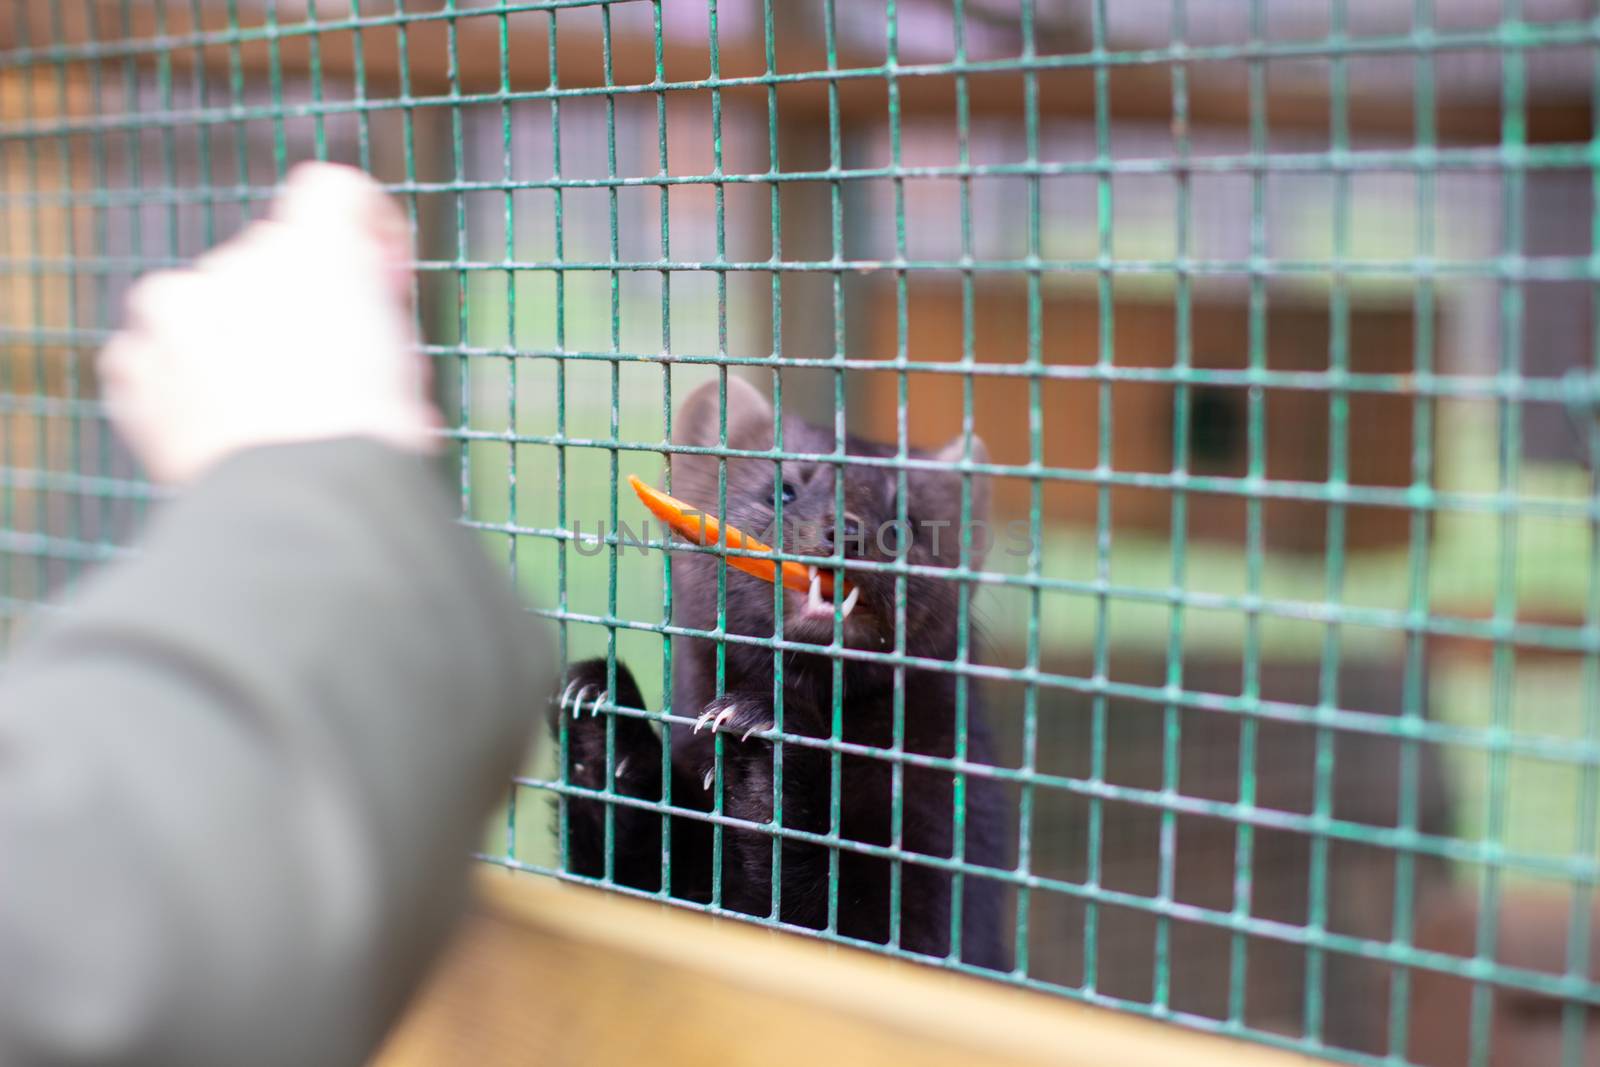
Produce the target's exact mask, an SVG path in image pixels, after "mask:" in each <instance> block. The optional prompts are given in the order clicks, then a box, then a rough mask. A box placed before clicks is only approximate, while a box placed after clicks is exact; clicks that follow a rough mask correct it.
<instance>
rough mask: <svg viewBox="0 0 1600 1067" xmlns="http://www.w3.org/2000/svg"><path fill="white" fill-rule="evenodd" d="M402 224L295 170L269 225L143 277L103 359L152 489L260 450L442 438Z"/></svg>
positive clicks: (384, 209) (116, 416)
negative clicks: (416, 323)
mask: <svg viewBox="0 0 1600 1067" xmlns="http://www.w3.org/2000/svg"><path fill="white" fill-rule="evenodd" d="M410 258H411V257H410V238H409V235H408V231H407V228H406V223H405V219H404V218H403V217H402V216H401V214H400V212H399V211H398V209H397V208H396V207H395V205H394V203H393V202H392V201H390V200H389V198H388V197H387V196H385V195H384V193H383V190H382V189H381V188H379V186H378V185H377V184H376V183H375V182H374V181H373V180H372V179H371V178H369V177H367V176H366V175H365V174H363V173H362V172H360V171H357V170H352V169H350V168H348V167H339V166H334V165H331V164H305V165H302V166H300V167H297V168H295V170H294V171H293V172H292V173H291V174H290V175H289V180H288V183H287V184H286V185H285V186H284V188H283V190H282V191H281V192H280V193H279V194H278V198H277V200H276V201H275V202H274V204H273V207H272V212H271V216H270V218H268V219H267V220H265V221H262V222H256V223H252V224H251V225H250V226H249V227H247V228H246V229H245V230H244V231H243V232H242V233H240V234H239V235H238V236H237V237H234V238H233V239H232V240H230V241H228V242H227V243H225V244H223V245H221V246H219V247H218V248H216V249H214V250H213V251H211V252H210V253H208V254H207V255H205V256H203V257H202V258H201V259H199V260H198V261H197V262H196V263H195V264H194V266H193V267H192V268H190V269H188V270H177V271H167V272H163V273H159V274H152V275H149V276H147V277H145V278H143V279H141V280H140V281H139V283H138V284H137V285H136V286H134V288H133V290H132V291H131V292H130V293H129V295H128V307H127V321H126V323H125V324H124V325H123V328H122V331H121V332H120V333H118V334H117V335H116V336H115V337H113V338H112V339H111V341H110V343H109V344H107V346H106V348H105V351H104V352H102V353H101V355H100V374H101V381H102V382H103V385H104V395H105V401H106V405H107V408H108V409H109V411H110V414H111V419H112V422H113V423H114V424H115V426H116V428H117V430H118V431H119V432H120V433H121V434H122V435H123V437H124V438H125V439H126V440H127V442H128V444H129V445H131V446H132V448H133V450H134V451H135V452H136V453H137V454H138V456H139V458H140V460H141V461H142V462H143V463H144V465H145V468H146V469H147V470H148V471H149V472H150V474H151V475H152V476H153V477H155V478H156V479H157V480H158V481H162V482H166V483H169V484H177V483H182V482H185V481H188V480H189V479H191V478H193V477H194V476H195V475H197V474H199V473H200V472H201V471H203V470H205V469H206V468H208V467H210V466H211V465H212V464H214V463H216V462H218V461H219V460H221V459H224V458H225V457H227V456H229V455H231V454H232V453H234V452H238V451H240V450H242V449H247V448H252V447H255V446H258V445H271V444H283V443H288V442H293V441H310V440H319V439H326V438H334V437H352V436H354V437H368V438H376V439H378V440H381V441H385V442H388V443H389V444H392V445H396V446H398V447H401V448H406V449H411V450H414V451H418V452H425V451H431V450H432V449H434V448H435V447H437V440H436V438H435V437H434V431H435V430H437V429H438V427H439V426H440V424H441V420H440V417H439V413H438V411H437V409H436V408H435V407H434V406H433V403H432V401H431V400H430V399H429V397H428V380H429V374H428V367H427V363H426V357H425V356H423V354H422V353H421V351H420V349H419V347H418V344H417V337H416V334H415V330H414V327H413V323H412V317H411V314H410V309H409V307H408V294H409V290H410V266H409V263H410Z"/></svg>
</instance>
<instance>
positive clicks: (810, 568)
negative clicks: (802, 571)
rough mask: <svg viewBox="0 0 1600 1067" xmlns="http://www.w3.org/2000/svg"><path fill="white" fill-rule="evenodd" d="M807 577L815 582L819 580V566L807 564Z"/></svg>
mask: <svg viewBox="0 0 1600 1067" xmlns="http://www.w3.org/2000/svg"><path fill="white" fill-rule="evenodd" d="M806 577H807V578H810V579H811V580H812V581H813V582H814V581H816V580H817V565H816V564H815V563H808V564H806Z"/></svg>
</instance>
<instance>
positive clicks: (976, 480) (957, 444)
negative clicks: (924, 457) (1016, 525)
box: [932, 434, 989, 522]
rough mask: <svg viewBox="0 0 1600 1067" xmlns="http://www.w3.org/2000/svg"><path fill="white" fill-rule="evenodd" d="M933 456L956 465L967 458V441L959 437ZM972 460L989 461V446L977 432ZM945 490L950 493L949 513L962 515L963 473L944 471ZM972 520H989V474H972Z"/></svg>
mask: <svg viewBox="0 0 1600 1067" xmlns="http://www.w3.org/2000/svg"><path fill="white" fill-rule="evenodd" d="M932 458H933V459H934V460H936V461H938V462H939V463H945V464H949V465H950V466H952V467H953V466H955V465H956V464H958V463H960V462H961V461H962V460H964V459H966V458H967V442H966V440H965V439H964V438H961V437H957V438H955V439H954V440H952V441H951V442H950V443H949V444H947V445H945V446H944V447H943V448H941V449H939V451H937V452H935V453H934V454H933V456H932ZM972 462H973V463H979V464H987V463H988V462H989V446H988V445H985V444H984V443H983V438H981V437H979V436H977V435H976V434H974V435H973V437H972ZM943 478H944V480H945V483H946V485H945V492H947V493H948V494H949V501H950V503H949V514H950V515H953V516H955V517H956V518H960V517H961V475H960V473H958V472H956V471H950V472H948V473H943ZM972 521H973V522H988V521H989V476H988V475H987V474H974V475H973V476H972Z"/></svg>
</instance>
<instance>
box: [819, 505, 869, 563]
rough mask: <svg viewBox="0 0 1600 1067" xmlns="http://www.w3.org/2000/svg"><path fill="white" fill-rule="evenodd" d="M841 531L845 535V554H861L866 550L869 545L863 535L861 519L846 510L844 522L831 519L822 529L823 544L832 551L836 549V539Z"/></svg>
mask: <svg viewBox="0 0 1600 1067" xmlns="http://www.w3.org/2000/svg"><path fill="white" fill-rule="evenodd" d="M841 533H842V534H843V536H844V553H845V555H847V556H852V555H855V556H859V555H861V554H863V553H864V552H865V551H866V547H867V546H866V543H865V541H864V539H863V538H862V536H861V520H860V519H858V518H856V517H855V516H854V515H851V514H850V513H849V512H846V513H845V516H844V520H843V521H842V522H834V521H833V520H832V519H830V520H829V521H828V524H827V525H826V526H824V527H823V529H822V544H823V546H824V547H825V548H827V550H828V551H829V552H830V553H831V552H833V551H834V545H835V544H836V539H837V538H838V536H839V535H840V534H841Z"/></svg>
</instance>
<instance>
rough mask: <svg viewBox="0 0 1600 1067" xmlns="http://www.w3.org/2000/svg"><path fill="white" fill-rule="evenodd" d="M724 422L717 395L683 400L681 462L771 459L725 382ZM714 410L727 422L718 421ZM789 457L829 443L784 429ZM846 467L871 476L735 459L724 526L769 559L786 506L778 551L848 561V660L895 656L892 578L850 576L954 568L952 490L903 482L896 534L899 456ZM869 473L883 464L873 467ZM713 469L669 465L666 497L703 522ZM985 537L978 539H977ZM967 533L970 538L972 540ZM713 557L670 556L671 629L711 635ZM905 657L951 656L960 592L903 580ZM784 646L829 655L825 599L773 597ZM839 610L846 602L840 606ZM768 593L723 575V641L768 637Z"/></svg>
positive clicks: (738, 576)
mask: <svg viewBox="0 0 1600 1067" xmlns="http://www.w3.org/2000/svg"><path fill="white" fill-rule="evenodd" d="M726 400H727V403H726V408H725V409H724V406H723V404H722V396H721V391H720V388H719V385H718V383H717V382H715V381H713V382H708V383H706V384H705V385H703V386H701V387H699V388H698V389H696V390H695V391H694V392H693V393H691V394H690V396H689V398H688V399H687V400H686V401H685V402H684V403H683V405H682V407H681V408H680V409H679V410H678V412H677V414H676V415H675V416H674V419H673V442H674V444H675V445H678V446H683V447H690V448H707V449H715V450H721V449H722V447H723V441H724V437H723V433H724V431H725V432H726V435H727V436H726V442H727V444H726V447H727V449H728V450H730V451H744V452H758V451H767V450H770V449H771V448H772V446H773V427H774V425H775V417H774V413H773V410H772V406H771V404H769V403H768V402H767V400H766V398H764V397H763V396H762V395H761V394H760V393H759V392H757V391H756V390H755V389H754V388H753V387H752V386H750V385H748V384H746V383H745V382H743V381H741V380H739V379H738V378H735V377H732V376H729V377H728V379H727V397H726ZM724 410H725V412H726V420H725V421H724ZM782 451H783V452H784V453H786V454H791V455H792V454H795V453H802V454H809V455H818V454H825V453H831V452H833V451H834V435H833V433H832V431H830V430H824V429H821V428H819V427H816V426H813V425H811V424H810V423H806V422H802V421H801V420H799V419H795V418H785V419H784V421H783V448H782ZM845 452H846V455H847V456H854V457H863V458H864V459H868V460H869V462H868V463H845V464H843V465H838V464H834V463H829V462H826V461H817V460H794V459H786V460H782V461H774V460H770V459H751V458H743V457H741V458H731V459H728V460H727V519H728V522H729V523H731V524H732V525H734V526H736V527H738V528H739V529H740V530H741V531H743V532H744V533H746V534H747V535H749V536H751V537H754V538H756V539H758V540H760V541H763V542H765V543H766V544H769V545H774V546H776V545H777V544H778V529H777V523H776V513H777V510H778V508H777V504H778V501H779V500H781V501H782V505H783V506H782V510H783V524H782V525H783V529H782V551H783V552H784V553H786V554H794V555H801V556H814V557H818V562H817V565H818V566H819V567H823V568H826V567H827V566H828V564H827V563H826V562H825V560H826V559H827V558H828V557H832V556H834V555H835V552H836V549H837V550H838V551H839V554H841V555H842V556H843V557H844V560H845V569H844V574H845V576H846V579H847V581H848V583H849V584H850V586H853V587H854V588H856V589H857V590H859V592H858V593H857V594H856V600H855V602H854V603H853V604H852V605H851V609H850V611H849V614H848V616H847V617H846V618H845V619H844V640H845V644H847V645H850V646H852V647H856V648H866V649H877V650H884V649H892V648H893V647H895V644H896V642H895V626H896V619H895V615H896V612H895V586H896V576H895V575H894V574H892V573H888V572H887V571H884V570H880V569H877V568H872V569H863V568H861V567H860V566H854V567H852V566H851V565H850V564H851V563H852V562H855V563H857V564H861V563H866V564H869V565H870V564H893V563H894V562H895V561H896V560H903V561H904V562H905V563H906V564H907V565H909V566H910V567H913V568H950V567H956V566H959V565H960V562H961V530H962V514H961V512H962V506H961V504H962V500H961V497H962V485H961V482H962V478H961V475H960V474H958V473H956V472H954V471H950V470H946V469H931V468H930V469H908V470H907V471H906V487H905V492H906V499H905V520H904V522H902V521H901V520H900V501H899V499H898V496H897V493H898V471H896V469H895V468H894V465H893V457H894V454H895V449H894V448H893V447H892V446H889V445H882V444H878V443H876V442H873V441H866V440H862V439H860V438H856V437H847V438H846V441H845ZM964 454H965V448H964V443H963V441H962V440H961V439H960V438H958V439H956V440H955V441H953V442H951V443H950V444H949V445H947V446H946V447H944V448H943V449H940V450H938V451H935V452H926V451H922V450H919V449H911V450H910V455H911V458H912V459H913V460H927V461H932V462H934V463H937V464H940V465H949V464H954V463H958V462H960V461H961V459H962V458H963V455H964ZM971 458H972V460H973V462H975V463H984V462H987V459H988V453H987V451H986V450H985V449H984V446H983V442H982V441H980V440H978V439H976V438H974V439H973V441H972V451H971ZM871 460H877V461H879V462H870V461H871ZM719 467H720V463H719V458H718V457H717V456H716V455H703V454H695V453H683V452H675V453H674V454H673V457H672V493H673V495H674V496H676V497H678V498H680V499H682V500H683V501H685V502H686V503H688V504H690V505H692V506H693V507H695V508H698V509H699V510H701V511H704V512H706V513H707V514H710V515H716V514H718V512H719V510H720V498H719V486H720V480H719ZM841 470H842V473H843V480H844V489H843V504H844V507H843V509H842V510H840V509H839V508H838V506H837V505H838V503H839V497H838V487H837V484H836V483H837V480H838V478H839V475H840V472H841ZM988 505H989V489H988V483H987V479H986V478H984V477H982V476H974V477H973V478H972V485H971V499H970V511H969V521H970V522H971V523H972V524H975V525H978V524H983V523H986V522H987V520H988ZM978 528H979V529H981V525H978ZM969 532H973V531H969ZM972 540H973V550H972V555H971V557H970V558H971V564H972V566H974V567H976V566H978V565H980V564H981V562H982V557H981V551H980V548H981V545H982V544H983V539H982V538H981V537H980V536H979V535H977V534H976V533H974V536H973V538H972ZM716 570H717V561H716V559H715V557H713V556H710V555H707V554H701V553H686V554H681V555H678V556H675V558H674V565H673V595H674V597H675V599H677V601H678V603H679V605H680V606H681V614H680V615H679V622H680V624H682V625H689V626H693V627H696V628H699V627H702V626H704V627H706V628H709V627H710V626H711V625H713V624H714V623H715V619H716V588H717V586H716ZM905 592H906V609H905V626H906V642H905V647H906V649H907V651H908V652H909V653H910V654H912V655H919V656H935V657H939V658H950V657H951V656H953V655H954V654H955V651H956V648H955V642H956V637H957V634H956V618H957V614H958V612H957V605H958V600H959V591H958V585H957V583H956V582H955V581H954V580H952V579H948V578H945V577H943V576H941V575H937V574H927V573H918V574H909V575H907V576H905ZM782 596H783V612H784V627H783V632H784V636H785V637H786V638H788V639H790V640H795V641H806V642H812V643H816V644H827V643H829V642H831V641H832V640H833V627H834V604H833V602H832V601H830V600H828V599H827V598H821V602H820V603H819V602H818V599H817V598H814V597H811V596H808V594H807V593H805V592H800V591H796V590H794V589H785V590H784V591H783V594H782ZM837 599H838V600H839V601H840V603H841V606H842V604H843V602H844V601H845V600H846V588H845V587H841V588H840V589H839V591H838V594H837ZM773 601H774V594H773V587H772V586H771V585H770V584H768V583H767V582H764V581H762V580H761V579H759V578H754V577H751V576H750V575H747V574H745V573H743V572H742V571H737V570H734V569H732V568H730V569H729V570H728V578H727V618H728V627H729V629H730V630H732V631H733V632H735V633H742V634H749V635H753V636H763V637H765V636H770V635H772V634H773V633H775V632H776V627H775V626H774V625H773Z"/></svg>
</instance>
